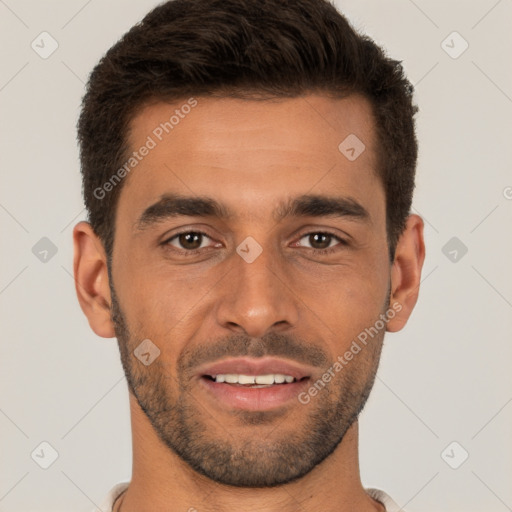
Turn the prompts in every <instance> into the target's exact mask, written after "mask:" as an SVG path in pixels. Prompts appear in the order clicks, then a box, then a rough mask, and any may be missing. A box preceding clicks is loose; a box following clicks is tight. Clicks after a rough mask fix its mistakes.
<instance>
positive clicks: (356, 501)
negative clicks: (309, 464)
mask: <svg viewBox="0 0 512 512" xmlns="http://www.w3.org/2000/svg"><path fill="white" fill-rule="evenodd" d="M130 408H131V418H132V439H133V472H132V479H131V482H130V485H129V487H128V489H127V491H126V492H125V493H124V494H123V495H122V496H121V498H120V499H119V500H118V501H117V502H116V507H115V509H114V510H115V512H150V511H151V512H164V511H166V512H169V511H174V510H187V511H191V512H194V511H201V512H228V511H233V510H246V511H256V510H257V511H258V512H296V510H297V509H299V508H300V510H301V511H304V512H317V511H318V510H322V511H325V512H349V511H353V510H358V511H359V512H370V511H384V507H383V505H381V504H379V503H378V502H376V501H375V500H373V499H372V498H370V497H369V496H368V495H367V494H366V493H365V491H364V489H363V487H362V484H361V480H360V475H359V461H358V425H357V421H356V422H355V423H354V424H353V425H352V426H351V427H350V428H349V430H348V431H347V433H346V434H345V436H344V438H343V440H342V442H341V443H340V444H339V445H338V447H337V448H336V450H335V451H334V452H333V453H332V454H331V455H330V456H329V457H327V458H326V459H325V460H324V461H323V462H322V463H321V464H319V465H318V466H316V467H315V468H314V469H313V470H312V471H311V472H310V473H308V474H307V475H306V476H304V477H302V478H300V479H299V480H296V481H294V482H291V483H288V484H285V485H280V486H277V487H269V488H240V487H232V486H227V485H223V484H219V483H216V482H214V481H212V480H210V479H209V478H207V477H205V476H203V475H201V474H199V473H197V472H196V471H194V470H193V469H191V468H190V467H189V466H188V465H187V464H186V463H185V462H183V461H182V460H181V459H180V458H179V457H178V456H177V455H176V454H175V453H174V452H172V450H170V449H169V448H168V447H167V446H165V445H164V444H163V443H162V441H161V440H160V439H159V438H158V436H157V435H156V434H155V432H154V430H153V428H152V426H151V424H150V422H149V420H148V419H147V417H146V416H145V414H144V413H143V411H142V410H141V409H140V407H139V405H138V403H137V401H136V399H135V398H134V397H133V396H132V395H131V394H130Z"/></svg>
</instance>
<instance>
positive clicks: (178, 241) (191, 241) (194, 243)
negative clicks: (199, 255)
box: [165, 231, 210, 251]
mask: <svg viewBox="0 0 512 512" xmlns="http://www.w3.org/2000/svg"><path fill="white" fill-rule="evenodd" d="M205 238H208V239H209V238H210V237H209V236H208V235H207V234H206V233H201V232H200V231H186V232H183V233H178V234H177V235H174V236H173V237H172V238H169V240H167V241H166V242H165V245H171V246H173V247H175V248H177V249H183V250H186V251H195V250H197V249H200V248H202V247H204V246H203V242H204V241H205Z"/></svg>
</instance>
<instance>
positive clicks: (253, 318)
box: [216, 250, 299, 337]
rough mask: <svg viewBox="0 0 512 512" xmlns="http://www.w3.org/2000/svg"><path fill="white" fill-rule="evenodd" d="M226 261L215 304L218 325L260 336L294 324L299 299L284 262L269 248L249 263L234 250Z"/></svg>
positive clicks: (295, 322)
mask: <svg viewBox="0 0 512 512" xmlns="http://www.w3.org/2000/svg"><path fill="white" fill-rule="evenodd" d="M230 263H231V265H232V267H231V268H230V272H228V274H227V275H226V277H225V280H224V283H223V286H222V287H221V289H222V292H221V295H220V296H219V297H218V301H217V307H216V317H217V322H218V324H219V325H220V326H221V327H222V328H224V329H229V330H231V331H234V332H238V333H242V332H245V333H246V334H247V335H248V336H252V337H262V336H264V335H265V334H266V333H267V332H268V331H276V330H278V331H279V332H281V331H284V330H288V329H290V328H292V327H294V326H296V324H297V320H298V317H299V299H298V297H297V296H296V295H295V294H294V292H293V290H292V289H291V284H290V282H289V277H287V273H286V271H285V269H284V265H280V264H279V262H278V258H277V257H276V256H275V255H273V254H271V251H270V250H263V252H262V253H261V254H260V255H259V256H258V257H257V258H256V259H255V260H254V261H253V262H252V263H248V262H247V261H245V260H244V259H243V258H241V257H240V256H239V255H238V254H236V253H235V254H234V255H233V256H232V261H231V262H230Z"/></svg>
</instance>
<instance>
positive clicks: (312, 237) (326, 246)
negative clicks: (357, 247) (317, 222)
mask: <svg viewBox="0 0 512 512" xmlns="http://www.w3.org/2000/svg"><path fill="white" fill-rule="evenodd" d="M304 238H306V239H307V240H308V243H310V244H311V243H313V244H320V246H321V247H320V248H317V247H309V248H310V249H311V250H312V252H313V253H314V254H328V253H332V252H334V251H336V250H337V247H338V246H340V245H342V246H343V245H348V242H347V241H346V240H344V239H343V238H340V237H339V236H338V235H335V234H334V233H330V232H328V231H311V232H309V233H304V234H303V235H302V236H301V238H300V239H299V241H298V242H296V243H295V244H294V246H295V247H304V246H302V245H297V243H299V242H300V241H301V240H302V239H304ZM326 239H327V240H326ZM335 240H337V241H338V242H339V243H338V244H337V245H334V246H333V245H331V242H333V241H335ZM326 242H327V243H326Z"/></svg>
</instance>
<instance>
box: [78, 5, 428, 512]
mask: <svg viewBox="0 0 512 512" xmlns="http://www.w3.org/2000/svg"><path fill="white" fill-rule="evenodd" d="M415 111H416V108H415V107H414V106H413V104H412V87H411V85H410V84H409V82H408V81H407V79H406V78H405V77H404V75H403V71H402V68H401V66H400V64H399V63H398V62H397V61H393V60H391V59H389V58H387V57H386V56H385V55H384V53H383V52H382V51H381V50H380V49H379V48H378V47H377V46H376V45H375V44H374V43H373V42H372V41H371V40H370V39H368V38H366V37H364V36H360V35H358V34H357V33H355V32H354V30H353V29H352V28H351V27H350V25H349V24H348V23H347V21H346V20H345V18H344V17H343V16H342V15H341V14H339V13H338V12H337V11H336V9H335V8H334V7H333V6H332V5H331V4H329V3H327V2H325V1H324V0H293V1H283V0H265V1H263V0H174V1H171V2H167V3H165V4H163V5H161V6H159V7H157V8H156V9H155V10H153V11H152V12H151V13H149V14H148V15H147V16H146V17H145V19H144V20H143V21H142V22H141V23H140V24H137V25H136V26H135V27H133V28H132V29H131V30H130V31H129V32H128V33H127V34H126V35H125V36H124V37H123V38H122V39H121V40H120V41H119V42H118V43H117V44H116V45H115V46H113V47H112V48H111V49H110V50H109V52H108V53H107V54H106V56H105V57H104V58H103V59H102V60H101V62H100V63H99V64H98V65H97V66H96V68H95V69H94V71H93V73H92V75H91V77H90V79H89V83H88V88H87V93H86V95H85V97H84V101H83V107H82V113H81V117H80V121H79V127H78V128H79V142H80V148H81V161H82V173H83V191H84V198H85V204H86V207H87V209H88V214H89V218H88V220H89V222H80V223H79V224H78V225H77V226H75V229H74V246H75V260H74V272H75V278H76V290H77V295H78V299H79V301H80V305H81V307H82V309H83V311H84V313H85V314H86V315H87V318H88V320H89V324H90V326H91V328H92V329H93V331H94V332H95V333H96V334H97V335H99V336H102V337H106V338H111V337H114V336H115V337H117V340H118V344H119V349H120V354H121V360H122V364H123V368H124V371H125V374H126V378H127V382H128V386H129V391H130V410H131V419H132V434H133V473H132V478H131V481H130V482H122V483H119V484H117V485H116V486H114V488H113V489H112V490H111V492H110V493H109V494H108V496H107V497H106V498H105V501H104V503H103V504H102V505H101V508H100V509H101V510H102V511H103V512H105V511H111V510H113V511H116V512H119V511H122V512H149V511H151V512H160V511H162V512H163V511H189V512H192V511H197V512H202V511H208V512H224V511H235V510H236V511H239V510H243V511H260V512H263V511H265V512H277V511H279V512H296V511H299V510H300V511H304V512H318V511H322V512H349V511H350V512H354V511H358V512H369V511H384V510H387V511H388V512H391V511H397V510H399V507H398V505H396V503H394V502H393V500H392V499H391V498H390V497H389V496H388V495H387V494H386V493H385V492H383V491H381V490H379V489H366V488H364V487H363V485H362V483H361V479H360V474H359V464H358V421H357V418H358V416H359V413H360V412H361V411H362V409H363V407H364V405H365V403H366V400H367V398H368V396H369V394H370V391H371V388H372V386H373V383H374V379H375V375H376V372H377V368H378V364H379V358H380V353H381V349H382V344H383V339H384V333H385V332H386V331H389V332H393V331H398V330H400V329H402V327H403V326H404V325H405V324H406V322H407V320H408V318H409V316H410V314H411V312H412V310H413V308H414V306H415V303H416V300H417V297H418V289H419V283H420V275H421V269H422V265H423V261H424V256H425V248H424V241H423V222H422V220H421V218H420V217H418V216H417V215H411V214H410V207H411V201H412V192H413V188H414V175H415V166H416V155H417V145H416V139H415V134H414V120H413V117H414V113H415Z"/></svg>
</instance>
